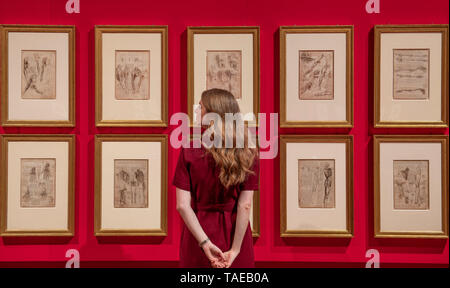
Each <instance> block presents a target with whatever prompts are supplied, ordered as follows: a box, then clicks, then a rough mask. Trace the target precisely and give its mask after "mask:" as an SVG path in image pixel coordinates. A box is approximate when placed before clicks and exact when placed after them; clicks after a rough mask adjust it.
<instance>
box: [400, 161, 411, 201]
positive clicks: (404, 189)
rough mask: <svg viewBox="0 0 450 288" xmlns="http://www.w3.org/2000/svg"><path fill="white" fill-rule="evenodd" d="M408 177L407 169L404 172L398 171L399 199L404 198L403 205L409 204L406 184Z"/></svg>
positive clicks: (407, 185) (407, 184)
mask: <svg viewBox="0 0 450 288" xmlns="http://www.w3.org/2000/svg"><path fill="white" fill-rule="evenodd" d="M408 175H409V168H408V167H406V168H405V169H404V170H401V171H400V176H401V178H400V187H401V190H400V191H401V192H400V199H402V198H405V203H406V204H408V203H409V183H408Z"/></svg>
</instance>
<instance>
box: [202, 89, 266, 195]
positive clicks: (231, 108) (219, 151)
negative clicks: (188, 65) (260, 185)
mask: <svg viewBox="0 0 450 288" xmlns="http://www.w3.org/2000/svg"><path fill="white" fill-rule="evenodd" d="M201 101H202V105H203V107H204V108H205V110H206V112H207V113H210V112H213V113H217V114H218V115H219V116H220V117H221V118H222V148H217V147H215V146H214V145H212V147H211V148H207V149H206V150H207V152H208V153H210V154H211V155H212V157H213V158H214V161H215V162H216V165H217V166H219V167H220V174H219V180H220V182H221V183H222V185H223V186H224V187H225V188H226V189H228V188H229V187H231V186H234V185H238V184H240V183H242V182H244V181H245V179H246V177H247V174H254V172H253V171H252V170H251V168H252V166H253V163H254V161H255V159H256V157H257V155H258V150H257V149H255V148H249V145H248V144H249V142H248V140H249V139H248V133H247V129H244V135H240V137H241V136H243V138H244V147H242V148H237V147H236V146H237V145H236V142H237V141H236V138H237V135H238V134H237V133H239V131H237V130H236V127H235V125H233V133H232V135H231V133H228V134H226V129H225V113H233V114H235V113H240V109H239V104H238V103H237V101H236V99H235V98H234V96H233V94H231V93H230V92H228V91H226V90H223V89H216V88H214V89H209V90H206V91H204V92H203V93H202V96H201ZM211 125H214V124H210V125H209V126H211ZM226 137H228V138H230V137H232V141H233V142H232V143H233V147H232V148H226V147H225V139H226ZM230 140H231V139H230Z"/></svg>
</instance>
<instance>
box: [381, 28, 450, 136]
mask: <svg viewBox="0 0 450 288" xmlns="http://www.w3.org/2000/svg"><path fill="white" fill-rule="evenodd" d="M374 31H375V48H374V51H375V63H374V77H375V80H374V81H375V82H374V126H375V127H376V128H378V127H379V128H386V127H424V128H425V127H428V128H439V127H441V128H442V127H448V97H449V94H448V24H446V25H377V26H375V30H374Z"/></svg>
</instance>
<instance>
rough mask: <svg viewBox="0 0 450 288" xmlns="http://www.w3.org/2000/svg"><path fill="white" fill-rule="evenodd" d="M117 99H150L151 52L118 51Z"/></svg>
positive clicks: (116, 67) (116, 65) (116, 66)
mask: <svg viewBox="0 0 450 288" xmlns="http://www.w3.org/2000/svg"><path fill="white" fill-rule="evenodd" d="M115 69H116V72H115V73H116V77H115V82H116V83H115V98H116V99H117V100H148V99H150V50H147V51H130V50H116V64H115Z"/></svg>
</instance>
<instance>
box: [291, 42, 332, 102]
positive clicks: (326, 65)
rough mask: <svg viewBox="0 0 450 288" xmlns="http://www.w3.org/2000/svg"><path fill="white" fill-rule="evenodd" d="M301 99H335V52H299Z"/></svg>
mask: <svg viewBox="0 0 450 288" xmlns="http://www.w3.org/2000/svg"><path fill="white" fill-rule="evenodd" d="M298 87H299V99H300V100H333V99H334V51H333V50H300V51H299V85H298Z"/></svg>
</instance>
